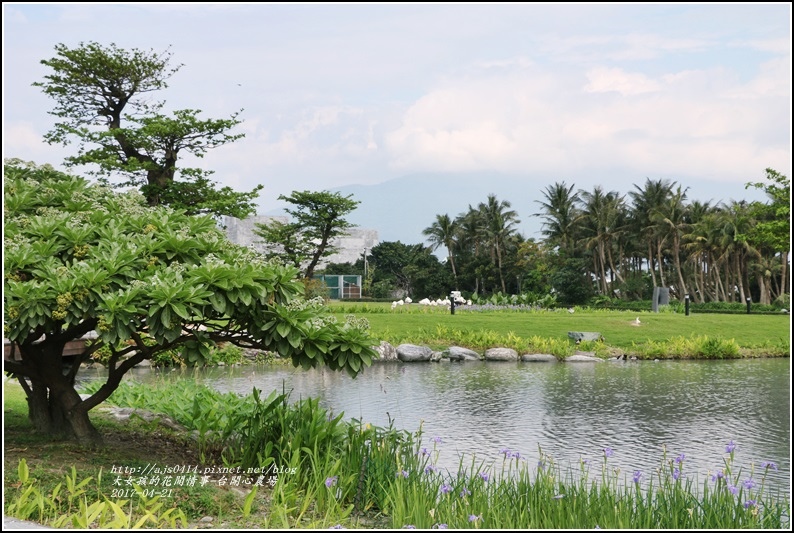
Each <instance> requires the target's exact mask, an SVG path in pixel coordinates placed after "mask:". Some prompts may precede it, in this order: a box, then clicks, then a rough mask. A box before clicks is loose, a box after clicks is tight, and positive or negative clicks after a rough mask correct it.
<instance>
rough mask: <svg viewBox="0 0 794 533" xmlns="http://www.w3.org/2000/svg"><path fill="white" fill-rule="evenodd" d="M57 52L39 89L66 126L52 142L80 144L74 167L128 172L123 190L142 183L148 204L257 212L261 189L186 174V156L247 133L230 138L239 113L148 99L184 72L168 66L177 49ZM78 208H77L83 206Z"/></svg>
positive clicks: (197, 172)
mask: <svg viewBox="0 0 794 533" xmlns="http://www.w3.org/2000/svg"><path fill="white" fill-rule="evenodd" d="M55 51H56V54H57V55H56V57H53V58H51V59H48V60H44V61H42V62H41V63H42V64H43V65H45V66H47V67H49V68H50V69H51V70H50V71H48V72H49V74H47V75H46V76H44V80H43V81H41V82H37V83H34V84H33V85H34V86H35V87H40V88H41V89H42V91H43V92H44V93H45V94H46V95H47V96H49V97H51V98H53V100H55V108H54V109H53V110H52V111H51V112H50V114H52V115H54V116H55V117H57V118H58V119H59V121H58V122H57V123H56V124H55V127H54V128H53V129H52V130H51V131H50V132H48V133H47V134H46V135H45V139H46V140H47V142H49V143H55V144H64V145H66V144H69V143H71V142H73V141H77V142H76V145H77V150H76V153H75V154H73V155H71V156H70V157H68V158H67V160H66V162H67V164H69V165H96V166H97V167H98V170H96V171H94V173H95V174H98V175H100V176H110V175H115V174H116V173H118V172H121V173H123V174H125V175H127V176H128V181H127V182H126V183H122V184H121V185H120V186H128V185H131V184H132V185H135V186H140V185H143V186H144V187H143V188H142V192H143V193H144V194H145V195H146V197H147V201H148V203H149V205H163V204H165V205H172V206H174V208H176V209H183V210H185V211H186V212H187V213H190V214H205V213H212V214H216V215H231V216H236V217H239V218H245V217H246V216H247V215H250V214H253V213H255V212H256V206H255V204H254V203H253V201H254V200H255V199H256V197H257V196H258V193H259V191H260V190H261V189H262V186H261V185H259V186H257V187H255V188H254V190H253V191H251V192H243V193H238V192H236V191H234V190H232V189H231V188H229V187H223V188H218V187H217V186H216V185H215V184H214V183H212V182H210V181H209V179H208V177H209V176H210V175H211V174H212V172H211V171H207V170H204V169H201V168H179V166H178V158H179V155H180V154H184V153H185V152H187V153H189V154H191V155H193V156H196V157H203V156H204V154H205V153H206V151H207V150H210V149H212V148H216V147H219V146H222V145H224V144H227V143H230V142H234V141H236V140H238V139H240V138H242V137H243V136H244V134H242V133H231V130H232V129H234V128H235V127H236V126H238V125H239V124H240V122H241V120H239V118H238V116H239V113H240V112H236V113H232V114H231V116H230V117H229V118H225V119H208V118H200V116H199V115H200V113H201V112H200V111H198V110H195V109H181V110H177V111H174V112H173V115H170V116H168V115H164V114H161V113H160V110H161V108H162V107H163V103H162V102H157V101H152V100H151V99H150V97H149V96H150V93H152V92H153V91H157V90H160V89H165V88H166V87H167V84H166V80H167V79H168V78H170V77H171V76H172V75H173V74H174V73H176V72H177V71H178V70H179V68H180V67H181V65H178V66H176V67H171V66H169V63H170V62H171V53H170V51H168V50H166V51H165V52H157V51H154V50H148V51H147V50H139V49H136V48H133V49H131V50H125V49H122V48H118V47H117V46H116V45H115V44H111V45H109V46H102V45H100V44H98V43H95V42H89V43H80V44H79V45H78V46H76V47H74V48H70V47H67V46H66V45H63V44H58V45H57V46H56V47H55ZM175 178H179V179H178V180H177V179H175ZM20 201H22V198H21V197H20ZM25 201H29V200H28V199H25ZM72 203H73V204H74V205H73V208H75V206H77V205H79V204H80V203H81V202H79V201H78V202H72Z"/></svg>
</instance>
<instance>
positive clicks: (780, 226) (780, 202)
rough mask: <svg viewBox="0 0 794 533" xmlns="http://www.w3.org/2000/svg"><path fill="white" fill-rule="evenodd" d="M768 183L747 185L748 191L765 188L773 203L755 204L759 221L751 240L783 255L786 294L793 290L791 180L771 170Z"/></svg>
mask: <svg viewBox="0 0 794 533" xmlns="http://www.w3.org/2000/svg"><path fill="white" fill-rule="evenodd" d="M766 180H767V181H766V182H751V183H747V184H746V187H747V188H749V187H754V188H756V189H763V191H764V192H765V193H766V194H767V196H768V197H769V199H770V201H771V202H770V203H768V204H760V203H754V204H753V210H754V212H755V215H756V216H757V217H758V219H759V221H758V223H757V224H756V225H755V227H754V228H753V233H752V236H751V237H752V239H753V240H754V241H756V242H757V243H758V244H759V246H762V247H765V248H767V249H769V250H771V251H772V252H773V253H775V254H777V253H779V254H780V262H781V269H780V270H781V273H780V291H779V293H780V294H785V293H787V292H788V291H790V290H791V287H790V286H789V281H788V276H787V274H786V272H787V270H788V262H789V261H788V258H789V251H790V250H791V179H789V178H788V177H787V176H785V175H784V174H781V173H779V172H777V171H776V170H774V169H771V168H768V169H766Z"/></svg>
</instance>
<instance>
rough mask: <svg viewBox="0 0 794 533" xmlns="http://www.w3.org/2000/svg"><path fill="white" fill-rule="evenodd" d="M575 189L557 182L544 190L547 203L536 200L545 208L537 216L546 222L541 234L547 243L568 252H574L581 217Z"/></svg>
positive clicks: (572, 186)
mask: <svg viewBox="0 0 794 533" xmlns="http://www.w3.org/2000/svg"><path fill="white" fill-rule="evenodd" d="M574 187H575V185H571V186H570V187H567V186H566V185H565V182H564V181H563V182H557V183H555V184H554V185H549V186H548V187H546V189H545V190H544V192H543V197H544V198H545V200H546V201H545V202H543V201H540V200H535V202H536V203H539V204H540V205H541V207H542V208H543V210H542V212H540V213H536V214H535V216H539V217H541V218H543V220H544V222H543V229H542V230H541V233H543V235H545V236H546V241H547V242H548V243H549V244H551V245H554V246H559V247H560V248H561V249H562V250H565V251H568V252H570V251H572V249H573V246H574V243H575V240H576V234H575V233H576V222H577V218H578V217H579V211H578V209H577V208H576V203H577V202H579V194H578V193H575V192H573V189H574Z"/></svg>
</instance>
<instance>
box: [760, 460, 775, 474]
mask: <svg viewBox="0 0 794 533" xmlns="http://www.w3.org/2000/svg"><path fill="white" fill-rule="evenodd" d="M761 468H771V469H772V470H774V471H775V472H777V463H772V462H770V461H764V462H763V463H761Z"/></svg>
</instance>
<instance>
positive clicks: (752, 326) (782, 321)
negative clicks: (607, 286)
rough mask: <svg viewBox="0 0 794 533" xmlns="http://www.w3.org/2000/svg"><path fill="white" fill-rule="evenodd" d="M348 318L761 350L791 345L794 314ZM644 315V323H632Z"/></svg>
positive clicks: (390, 325) (404, 331)
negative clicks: (715, 342) (697, 339)
mask: <svg viewBox="0 0 794 533" xmlns="http://www.w3.org/2000/svg"><path fill="white" fill-rule="evenodd" d="M331 309H332V310H334V312H337V313H339V318H340V319H343V315H345V314H351V313H352V314H355V315H357V316H363V317H365V318H366V319H367V320H369V323H370V328H371V332H372V334H373V336H375V337H376V338H379V337H385V338H390V339H399V338H400V337H401V336H404V337H406V338H409V337H411V336H412V335H414V334H415V333H416V332H417V331H420V330H425V331H428V332H431V333H432V332H433V331H435V330H436V329H437V327H438V326H441V327H445V328H449V329H456V330H462V331H493V332H495V333H497V334H500V335H508V334H509V333H510V332H512V333H514V334H515V335H517V336H519V337H522V338H529V337H533V336H538V337H544V338H554V339H567V338H568V332H569V331H594V332H599V333H601V334H602V335H603V336H604V339H605V340H606V343H607V344H608V345H610V346H614V347H617V348H622V349H627V348H630V347H631V346H632V343H635V344H643V343H647V342H648V341H654V342H664V341H668V340H670V339H672V338H675V337H691V336H702V335H706V336H708V337H719V338H724V339H734V340H735V341H736V343H737V344H738V345H739V346H740V347H742V348H758V347H764V346H769V345H770V344H771V345H780V344H784V345H785V346H790V336H791V318H790V316H789V315H779V316H778V315H753V314H750V315H746V314H743V315H728V314H690V316H686V315H684V314H676V313H650V312H646V313H637V312H633V311H603V310H596V311H581V310H577V311H576V312H575V313H568V312H567V311H566V310H557V311H534V312H516V311H489V312H472V311H466V310H465V309H458V310H456V313H455V315H452V314H450V312H449V311H448V310H443V309H439V308H428V307H420V306H418V305H416V304H412V305H411V306H410V307H405V306H402V307H398V308H396V309H394V310H392V309H391V306H390V304H388V303H384V304H381V303H375V304H359V305H357V306H356V305H350V304H339V303H336V302H334V303H333V304H332V305H331ZM638 317H639V319H640V324H639V325H633V323H634V321H635V320H636V319H637V318H638Z"/></svg>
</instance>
